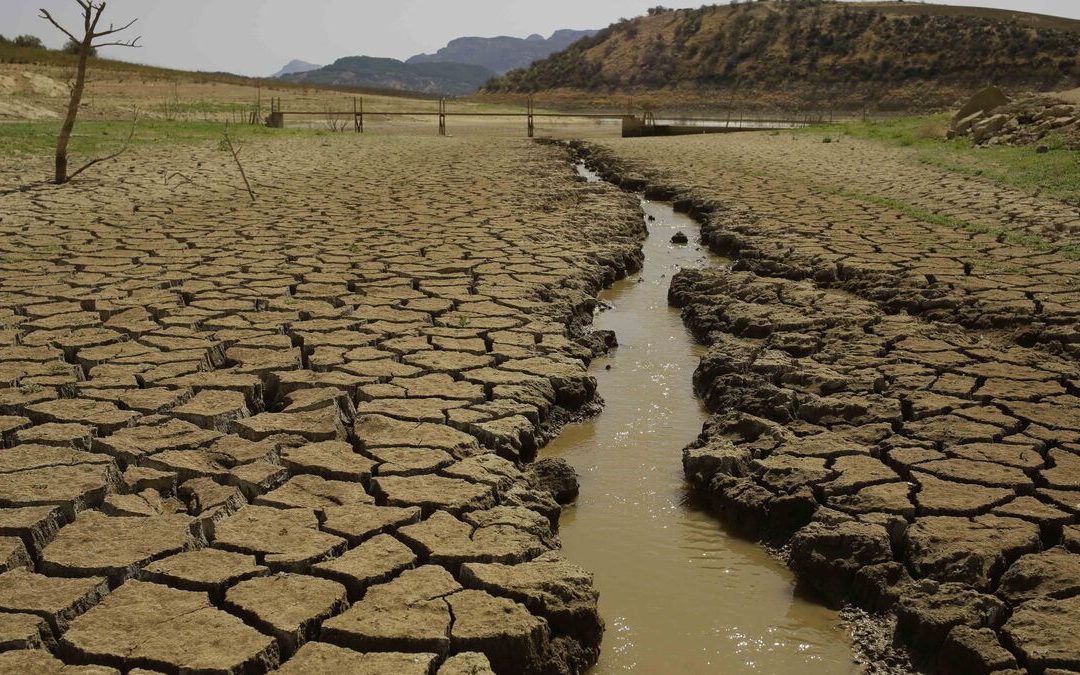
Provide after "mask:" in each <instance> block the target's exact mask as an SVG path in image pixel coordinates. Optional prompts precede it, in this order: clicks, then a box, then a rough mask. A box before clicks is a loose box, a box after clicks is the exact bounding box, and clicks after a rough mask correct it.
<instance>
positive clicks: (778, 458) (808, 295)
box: [575, 134, 1080, 674]
mask: <svg viewBox="0 0 1080 675" xmlns="http://www.w3.org/2000/svg"><path fill="white" fill-rule="evenodd" d="M744 138H746V139H747V140H745V141H733V140H729V139H720V140H715V141H712V140H710V141H705V142H703V141H701V140H696V139H695V140H694V142H693V144H691V143H690V142H689V141H688V142H686V143H683V144H681V145H680V148H681V150H685V151H686V152H685V153H683V152H676V151H674V150H673V148H671V147H670V145H665V146H664V147H663V153H660V152H658V150H660V146H659V144H656V143H651V142H636V141H635V142H625V141H624V142H622V143H618V142H615V143H612V144H611V146H610V147H599V146H595V145H582V144H576V145H575V149H576V150H577V151H578V152H579V153H581V154H582V155H583V156H585V157H586V158H587V161H588V162H589V163H590V164H591V165H592V166H594V167H595V168H596V169H597V171H598V172H599V173H601V175H604V176H605V177H607V178H609V179H611V180H612V181H613V182H616V183H618V184H620V185H622V186H623V187H625V188H628V189H632V190H644V191H645V192H646V194H647V195H652V196H654V197H657V198H665V199H672V200H674V201H675V204H676V206H677V207H678V208H681V209H682V210H685V211H688V212H690V213H692V214H694V215H695V216H697V217H698V218H700V219H701V220H702V222H703V234H702V236H703V239H704V241H706V242H707V243H709V244H710V245H711V247H712V248H713V249H714V250H716V251H717V252H720V253H723V254H728V255H732V256H734V259H735V263H734V265H733V269H721V268H712V269H706V270H685V271H683V272H680V273H679V274H678V275H677V276H676V277H675V278H674V279H673V280H672V284H671V288H670V295H669V300H670V302H671V303H672V304H673V305H675V306H677V307H680V308H682V310H683V318H684V320H685V322H686V323H687V325H688V326H689V327H690V328H691V330H692V331H693V332H694V333H695V335H696V336H697V337H698V339H700V340H701V341H702V342H704V343H705V344H706V345H708V351H707V352H706V355H705V356H704V357H703V358H702V361H701V364H700V366H699V368H698V370H697V372H696V373H695V378H694V380H695V381H694V384H695V388H696V390H697V391H698V393H699V395H700V396H701V397H702V398H703V400H704V401H705V403H706V405H707V406H708V408H709V409H710V410H711V411H713V416H712V418H711V419H710V420H709V422H708V423H707V424H706V425H705V428H704V429H703V431H702V433H701V436H700V437H699V439H698V441H697V442H695V443H694V444H692V445H691V446H690V447H688V448H687V449H686V450H685V451H684V455H683V464H684V469H685V472H686V476H687V479H688V480H689V481H690V483H691V484H692V485H693V486H694V488H695V489H696V490H697V492H698V493H699V494H701V495H702V496H703V497H705V498H706V499H707V500H708V501H709V502H710V503H711V505H712V507H713V508H714V510H715V511H717V512H718V513H719V514H720V515H721V516H722V517H723V518H724V519H725V520H727V521H728V522H730V523H731V524H732V525H733V526H734V527H736V528H738V529H740V530H742V531H743V532H745V533H746V534H748V535H749V536H752V537H755V538H760V539H762V540H764V541H766V542H768V543H770V544H772V545H777V546H782V547H783V549H784V550H785V551H786V552H787V556H788V559H789V564H790V566H791V567H792V569H793V570H794V571H795V572H796V574H797V575H798V577H799V578H800V580H801V583H804V584H806V585H807V586H809V587H811V588H813V590H814V591H816V593H817V594H818V595H819V597H821V598H823V599H824V600H826V601H827V602H830V603H834V604H843V603H852V604H853V605H855V606H858V607H860V608H863V609H865V610H868V611H870V612H872V613H876V614H877V615H878V616H888V617H892V618H891V619H886V620H885V621H884V622H883V623H882V624H880V625H889V622H890V621H892V622H895V632H894V635H893V636H892V638H891V640H892V641H895V643H896V644H898V645H902V646H904V647H907V648H908V649H910V652H911V653H912V654H913V656H914V659H915V661H916V663H917V665H918V667H920V668H926V669H929V670H934V671H940V672H947V673H991V672H1001V673H1003V672H1028V673H1035V674H1041V673H1051V672H1053V673H1059V672H1073V671H1080V642H1078V641H1077V638H1076V635H1077V631H1076V626H1077V625H1080V610H1078V608H1080V604H1078V603H1080V600H1078V598H1080V595H1078V593H1080V544H1078V541H1080V538H1078V535H1080V526H1078V517H1080V506H1078V505H1080V396H1078V394H1080V367H1078V366H1077V364H1076V361H1075V357H1076V355H1077V351H1076V344H1077V342H1076V339H1075V336H1076V334H1077V333H1076V331H1077V325H1076V316H1077V314H1076V311H1077V308H1078V307H1080V305H1078V303H1077V296H1076V292H1075V284H1076V283H1077V281H1078V280H1080V273H1078V270H1077V265H1076V262H1075V260H1073V259H1072V258H1070V257H1069V256H1068V255H1066V254H1065V253H1066V252H1067V247H1068V246H1070V245H1072V244H1073V240H1074V238H1075V231H1074V230H1073V229H1072V226H1071V225H1067V226H1056V225H1054V218H1055V217H1058V218H1062V219H1065V220H1062V221H1060V222H1064V223H1068V222H1070V221H1069V220H1068V219H1069V218H1070V217H1071V216H1070V215H1069V208H1070V207H1068V206H1067V205H1063V204H1060V203H1055V202H1053V201H1052V200H1045V207H1046V211H1045V212H1042V213H1040V212H1039V211H1037V210H1036V211H1034V212H1033V213H1031V214H1030V216H1031V217H1030V218H1020V217H1016V218H1013V221H1012V222H1013V223H1020V224H1021V225H1020V226H1021V227H1023V228H1026V229H1027V230H1028V231H1031V230H1034V229H1035V228H1038V227H1041V226H1043V225H1049V226H1050V228H1051V229H1052V231H1053V232H1056V233H1057V234H1056V235H1054V237H1053V240H1054V241H1056V242H1057V243H1055V244H1053V245H1052V246H1051V247H1050V248H1049V249H1047V250H1032V249H1031V248H1030V247H1022V246H1020V247H1018V246H1016V245H1013V244H1009V243H1008V242H1005V241H1000V242H995V240H994V239H993V238H991V239H989V240H986V239H980V238H979V237H978V236H977V235H976V236H974V237H972V236H971V235H972V233H971V232H970V231H967V230H963V228H961V229H959V230H957V229H956V228H951V227H949V226H947V225H946V224H943V223H938V224H934V223H927V222H924V221H918V222H911V221H910V220H905V218H906V216H905V215H904V214H903V213H901V214H899V215H898V214H896V213H895V212H893V211H889V209H888V208H887V207H880V208H869V207H867V206H866V205H865V203H864V204H861V205H859V204H855V203H853V201H852V200H851V199H850V198H842V197H839V196H837V195H836V193H835V192H830V191H822V190H817V191H815V190H812V189H799V188H798V187H797V186H794V184H793V183H788V182H787V181H785V180H784V179H781V178H775V177H774V175H773V174H775V173H778V172H780V173H782V172H783V171H790V172H792V173H793V174H795V175H801V174H799V171H802V170H804V169H805V166H816V165H815V164H814V163H815V162H818V163H822V162H826V161H828V159H827V157H828V156H827V155H824V154H822V153H824V152H826V151H817V152H811V151H809V150H807V156H808V157H809V159H805V160H804V159H799V160H793V161H794V162H796V164H797V166H795V167H794V168H792V167H790V166H788V164H784V162H783V161H781V160H778V159H777V155H776V152H777V148H776V147H774V145H775V144H777V143H780V142H790V141H779V140H775V138H770V137H766V136H763V135H758V134H755V135H753V136H747V137H744ZM680 141H681V139H676V140H675V141H674V142H675V143H679V142H680ZM668 142H669V141H665V143H668ZM803 149H805V148H803ZM857 151H858V152H865V148H861V147H860V148H859V149H857ZM747 157H750V158H757V159H762V158H768V159H770V160H772V161H774V162H776V163H779V164H781V169H775V167H772V166H771V165H769V164H768V163H765V162H763V163H762V164H761V165H760V167H759V168H760V169H761V170H760V171H759V172H758V173H757V174H748V175H740V174H739V172H738V171H737V170H736V168H730V167H731V165H732V164H734V165H736V167H738V166H739V164H740V162H744V161H747V160H746V158H747ZM834 159H835V158H834ZM841 159H843V158H841ZM892 159H893V158H890V157H886V158H885V159H884V160H883V162H888V161H892ZM676 161H677V162H678V164H677V165H676V164H675V162H676ZM890 166H891V165H890ZM717 167H724V168H717ZM762 167H764V168H762ZM902 169H903V171H902V173H906V174H908V175H910V174H916V175H917V176H916V177H918V175H919V174H921V177H922V180H928V176H929V178H932V177H933V172H932V171H931V170H929V169H927V168H923V167H915V168H912V167H902ZM860 170H862V171H864V172H865V174H866V175H865V176H864V177H863V178H860V179H859V180H862V181H873V180H875V179H878V178H880V176H879V175H878V174H876V173H875V169H874V168H873V167H871V166H869V165H865V164H860V163H859V162H857V161H847V160H846V159H843V161H840V160H837V164H836V165H835V172H836V174H838V175H840V176H842V177H844V178H847V177H849V176H852V175H854V174H855V173H857V172H858V171H860ZM946 183H947V182H946ZM688 186H695V187H693V188H690V187H688ZM781 186H783V188H782V187H781ZM785 189H787V190H789V191H788V192H785ZM1004 191H1005V192H1008V191H1007V190H1004ZM916 194H917V195H918V196H919V197H920V198H921V199H922V201H921V202H918V203H922V204H925V205H927V208H930V207H931V206H934V205H935V203H939V202H940V201H951V202H952V204H953V207H954V208H956V209H960V210H968V211H973V210H977V209H978V208H979V207H980V206H981V205H983V204H984V202H983V200H982V199H981V198H979V196H978V194H975V195H974V196H973V195H972V193H971V191H970V186H969V188H968V191H967V192H965V191H963V190H958V191H956V192H949V191H948V190H941V191H940V192H939V193H935V194H933V195H930V196H926V195H921V194H918V193H917V191H916ZM1012 196H1013V197H1014V198H1017V197H1016V195H1012ZM934 200H939V202H934ZM1035 206H1036V207H1037V206H1039V204H1038V203H1036V204H1035ZM1003 211H1004V209H999V210H998V211H997V212H993V213H984V215H985V216H986V217H987V218H990V219H993V218H995V217H999V216H1001V215H1002V212H1003ZM1040 215H1045V218H1041V217H1040ZM915 230H918V234H915V233H914V231H915ZM960 240H973V241H976V242H978V245H979V247H978V249H977V250H978V251H979V256H980V259H981V260H983V261H986V260H989V261H991V262H993V261H999V262H1001V263H1003V264H1004V263H1005V262H1010V264H1016V263H1017V261H1019V263H1020V264H1024V265H1030V266H1032V269H1034V270H1035V271H1034V272H1032V273H1031V274H1030V275H1028V274H1027V273H1025V274H1024V275H1020V274H993V273H983V274H972V273H970V270H968V272H969V273H967V274H965V273H964V272H963V271H961V272H960V273H959V274H954V272H955V271H956V269H955V268H956V267H957V266H958V265H959V264H960V263H961V262H962V260H961V259H960V258H959V257H958V256H957V255H956V253H955V251H954V250H949V247H953V246H955V245H956V243H957V242H958V241H960ZM939 247H940V248H939ZM943 251H944V252H946V254H945V255H936V254H937V253H938V252H943ZM950 270H951V271H950ZM946 273H947V274H948V278H947V279H946V278H945V276H946ZM1025 345H1026V346H1025ZM854 614H855V613H854V612H853V615H854ZM856 638H857V639H860V640H865V641H868V642H873V643H875V644H871V645H865V646H867V647H868V652H870V653H876V654H878V655H881V656H883V657H886V656H888V652H889V649H890V645H888V644H886V643H887V642H888V641H889V640H886V639H884V638H883V635H882V634H881V632H880V631H878V632H877V633H875V632H874V631H871V630H856ZM868 668H869V669H870V670H871V671H874V672H894V671H896V670H897V669H901V670H902V669H903V668H904V666H903V664H902V663H900V664H897V663H893V664H890V663H888V662H884V658H883V662H878V663H873V664H868Z"/></svg>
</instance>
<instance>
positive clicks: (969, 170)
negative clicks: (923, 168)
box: [796, 115, 1080, 203]
mask: <svg viewBox="0 0 1080 675" xmlns="http://www.w3.org/2000/svg"><path fill="white" fill-rule="evenodd" d="M948 122H949V116H948V115H925V116H918V117H899V118H893V119H888V120H884V121H877V122H844V123H836V124H825V125H817V126H813V127H808V128H806V129H801V130H799V131H798V132H796V133H802V134H814V135H819V136H822V138H823V140H824V139H825V138H828V139H830V140H831V139H833V138H835V137H837V136H850V137H853V138H860V139H864V140H868V141H873V142H877V143H881V144H884V145H889V146H893V147H904V148H910V149H911V150H912V151H913V152H914V153H915V154H916V157H917V159H918V161H919V162H921V163H923V164H928V165H930V166H934V167H936V168H939V169H942V170H945V171H949V172H952V173H957V174H961V175H964V176H973V177H980V178H983V179H986V180H989V181H992V182H994V183H999V184H1001V185H1008V186H1011V187H1015V188H1019V189H1021V190H1024V191H1025V192H1027V193H1029V194H1032V195H1042V196H1047V197H1054V198H1056V199H1061V200H1063V201H1067V202H1070V203H1080V152H1078V151H1075V150H1069V149H1068V148H1066V147H1065V145H1064V142H1063V141H1062V139H1061V138H1059V137H1056V136H1054V135H1053V134H1051V135H1049V136H1047V137H1046V138H1045V139H1044V141H1043V143H1042V144H1043V145H1045V146H1047V148H1049V151H1048V152H1046V153H1043V154H1038V153H1036V152H1035V148H1034V147H1033V146H1026V147H1007V146H994V147H978V146H973V145H972V143H971V140H970V139H967V138H957V139H953V140H946V139H945V138H944V134H945V130H946V129H947V128H948Z"/></svg>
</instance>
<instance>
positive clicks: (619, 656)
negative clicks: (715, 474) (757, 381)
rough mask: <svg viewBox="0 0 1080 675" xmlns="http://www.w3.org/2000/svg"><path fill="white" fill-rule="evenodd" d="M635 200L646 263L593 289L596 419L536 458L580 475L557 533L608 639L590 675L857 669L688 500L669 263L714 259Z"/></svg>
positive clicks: (687, 396)
mask: <svg viewBox="0 0 1080 675" xmlns="http://www.w3.org/2000/svg"><path fill="white" fill-rule="evenodd" d="M579 172H581V173H582V175H584V176H586V178H588V179H589V180H595V179H596V177H595V176H594V175H592V174H591V173H589V172H587V171H585V170H584V169H583V168H579ZM643 206H644V209H645V212H646V214H647V215H649V216H652V217H653V218H655V220H650V221H649V222H648V226H649V232H650V234H649V237H648V239H647V241H646V242H645V264H644V268H643V269H642V271H641V272H640V273H638V274H635V275H633V276H631V277H629V278H627V279H625V280H623V281H620V282H618V283H616V284H615V285H614V286H613V287H612V288H611V289H609V290H607V291H605V292H604V293H603V294H602V296H601V297H602V299H603V300H605V301H606V302H608V303H610V304H611V305H612V306H613V308H611V309H609V310H607V311H604V312H602V313H601V314H600V315H599V316H598V317H597V318H596V327H597V328H602V329H608V330H614V331H615V333H616V335H617V336H618V339H619V348H618V349H616V350H615V351H614V352H612V354H611V355H609V356H607V357H604V358H600V359H597V360H596V361H595V362H594V364H593V367H592V372H593V374H594V375H595V376H596V379H597V380H598V382H599V388H600V393H601V395H602V396H603V397H604V399H605V401H606V405H605V407H604V411H603V413H601V414H600V415H599V416H597V417H596V418H595V419H593V420H590V421H589V422H587V423H583V424H577V425H572V426H569V427H567V428H566V429H565V430H564V431H563V433H562V434H561V435H560V436H559V438H557V439H556V440H555V441H553V442H552V443H551V444H550V445H549V446H548V447H547V448H546V449H545V450H544V451H543V456H545V457H562V458H564V459H566V460H567V461H569V462H570V463H571V464H572V465H573V466H574V467H575V468H576V469H577V471H578V473H579V474H580V476H581V496H580V498H579V500H578V502H577V504H576V505H575V506H573V507H571V508H569V509H567V510H566V511H565V512H564V513H563V517H562V527H561V533H562V542H563V548H564V551H565V554H566V555H567V556H568V557H569V558H570V559H572V560H574V561H575V562H578V563H579V564H581V565H583V566H584V567H586V568H587V569H589V570H591V571H592V572H593V573H594V574H595V575H596V585H597V587H598V588H599V589H600V610H601V612H602V613H603V616H604V619H605V621H606V622H607V632H606V634H605V635H604V646H603V653H602V655H601V657H600V663H599V664H598V665H597V666H596V667H595V668H594V669H593V670H592V671H591V672H592V673H595V674H600V673H622V672H626V671H634V672H638V673H724V674H730V673H797V674H798V675H813V674H818V673H821V674H823V675H824V674H826V673H827V674H829V675H837V674H840V675H843V674H846V673H856V672H858V668H857V666H855V665H854V663H853V661H852V652H851V645H850V641H849V637H848V634H847V631H846V630H844V629H843V628H842V627H841V626H840V619H839V617H838V616H837V614H836V613H835V612H832V611H830V610H827V609H825V608H823V607H821V606H819V605H817V604H814V603H813V602H810V601H807V600H804V599H801V598H800V597H798V596H796V595H795V593H794V590H793V576H792V574H791V573H790V571H788V569H787V568H786V567H784V566H783V565H782V564H781V563H780V562H778V561H777V560H776V559H774V558H772V557H770V556H769V555H768V554H767V553H766V552H765V550H764V549H762V548H761V547H760V546H759V545H757V544H755V543H752V542H748V541H745V540H742V539H739V538H736V537H734V536H732V535H729V534H727V533H726V532H725V531H724V529H723V528H722V527H721V526H720V525H719V523H718V522H717V521H716V519H715V518H713V517H711V516H709V515H708V514H706V513H704V512H702V511H700V510H698V509H696V508H694V506H692V505H691V504H689V503H687V494H686V491H685V483H684V480H683V475H682V467H681V462H680V460H681V455H680V451H681V450H682V448H683V447H684V446H685V445H686V444H687V443H689V442H690V441H692V440H693V439H694V438H695V437H696V436H697V434H698V432H699V431H700V430H701V425H702V423H703V422H704V421H705V419H706V417H707V413H706V412H705V410H704V409H703V408H702V406H701V404H700V402H699V401H698V400H697V398H695V396H694V394H693V391H692V385H691V377H692V375H693V372H694V368H695V367H696V366H697V363H698V359H699V358H700V356H701V350H702V347H700V346H698V345H696V344H695V342H694V340H693V338H692V337H691V336H690V334H689V333H688V332H687V331H686V329H685V328H684V326H683V324H682V321H681V319H680V317H679V312H678V310H675V309H672V308H670V307H668V304H667V289H668V284H669V282H670V281H671V276H672V275H673V274H674V273H675V272H676V271H677V270H678V269H679V268H680V267H693V266H703V265H708V264H720V259H712V260H710V259H711V258H712V256H710V254H709V253H708V252H707V251H705V250H702V249H699V248H698V247H697V246H696V245H695V244H693V243H691V244H690V245H684V246H678V245H674V244H672V243H670V239H671V236H672V234H674V233H675V232H676V231H682V232H684V233H685V234H686V235H687V236H688V237H689V238H690V241H691V242H696V241H697V239H698V237H697V232H698V227H697V224H696V223H695V222H694V221H693V220H691V219H690V218H687V217H686V216H683V215H681V214H676V213H675V212H674V211H673V210H672V209H671V208H670V207H669V206H668V205H665V204H662V203H653V202H648V201H645V202H643ZM609 366H610V369H609V368H608V367H609Z"/></svg>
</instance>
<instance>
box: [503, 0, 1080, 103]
mask: <svg viewBox="0 0 1080 675" xmlns="http://www.w3.org/2000/svg"><path fill="white" fill-rule="evenodd" d="M1078 44H1080V21H1074V20H1070V19H1060V18H1056V17H1047V16H1040V15H1036V14H1029V13H1023V12H1009V11H1003V10H988V9H972V8H963V7H946V6H939V5H923V4H912V3H889V2H882V3H868V4H867V3H864V4H853V3H838V2H832V1H830V0H786V1H785V0H769V1H764V2H755V3H740V4H737V5H722V6H706V7H701V8H699V9H692V10H678V11H676V10H667V9H664V8H655V9H653V10H650V12H649V15H648V16H644V17H639V18H637V19H633V20H624V21H621V22H619V23H616V24H613V25H611V26H609V27H608V28H606V29H604V30H602V31H600V32H599V33H597V34H596V35H595V36H593V37H591V38H586V39H584V40H581V41H578V42H576V43H575V44H573V45H571V46H570V47H569V48H568V49H566V50H565V51H563V52H560V53H558V54H555V55H553V56H551V57H549V58H547V59H545V60H542V61H539V62H537V63H535V64H533V65H532V66H531V67H529V68H527V69H519V70H515V71H511V72H510V73H507V74H506V75H504V76H503V77H501V78H498V79H495V80H493V81H491V82H490V83H488V84H487V85H486V87H485V91H486V92H488V93H495V94H508V93H513V94H520V93H525V92H538V91H544V92H549V93H553V94H554V95H555V96H556V97H557V96H559V95H563V96H567V97H571V98H573V97H577V99H578V100H582V99H585V98H592V99H602V98H603V97H604V96H610V97H614V96H624V95H625V94H627V93H634V94H635V95H644V97H645V98H649V95H650V94H651V95H652V98H653V100H654V101H655V102H656V103H657V104H658V105H664V104H665V103H667V104H671V103H678V102H681V101H690V100H697V101H701V100H704V99H711V103H712V104H713V105H716V104H721V105H727V104H728V103H729V102H734V103H735V104H740V103H741V104H747V103H754V104H762V105H798V106H801V107H805V106H816V107H832V106H848V107H862V106H864V105H873V106H880V107H885V108H931V107H942V106H948V105H951V104H953V103H955V102H956V101H957V100H959V99H961V98H964V97H965V96H966V95H968V94H970V92H972V91H973V90H976V89H981V88H982V87H983V86H985V85H987V84H990V83H994V84H998V85H1000V86H1002V87H1004V88H1006V89H1012V90H1048V89H1055V88H1068V87H1075V86H1077V84H1078V83H1080V49H1078ZM612 100H614V99H612ZM623 100H625V99H623Z"/></svg>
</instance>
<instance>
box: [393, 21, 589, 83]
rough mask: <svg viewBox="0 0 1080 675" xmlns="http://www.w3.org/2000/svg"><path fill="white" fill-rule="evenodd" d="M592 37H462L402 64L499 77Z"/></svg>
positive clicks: (570, 33) (572, 33) (567, 33)
mask: <svg viewBox="0 0 1080 675" xmlns="http://www.w3.org/2000/svg"><path fill="white" fill-rule="evenodd" d="M596 33H597V31H595V30H557V31H555V32H554V33H552V34H551V37H549V38H547V39H545V38H544V37H542V36H540V35H535V34H534V35H530V36H529V37H527V38H524V39H523V38H516V37H507V36H505V35H501V36H499V37H492V38H481V37H463V38H457V39H456V40H451V41H450V42H449V44H447V45H446V46H445V47H443V48H442V49H440V50H439V51H437V52H435V53H434V54H417V55H416V56H414V57H412V58H411V59H409V60H408V61H406V63H471V64H473V65H476V66H483V67H484V68H487V69H488V70H492V71H495V73H496V74H498V75H502V74H503V73H505V72H507V71H510V70H513V69H515V68H527V67H529V66H530V65H531V64H532V63H533V62H534V61H539V60H540V59H543V58H547V57H548V56H551V55H552V54H554V53H555V52H561V51H562V50H564V49H566V48H567V47H569V46H570V45H572V44H574V43H575V42H577V41H578V40H580V39H581V38H586V37H592V36H593V35H596Z"/></svg>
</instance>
